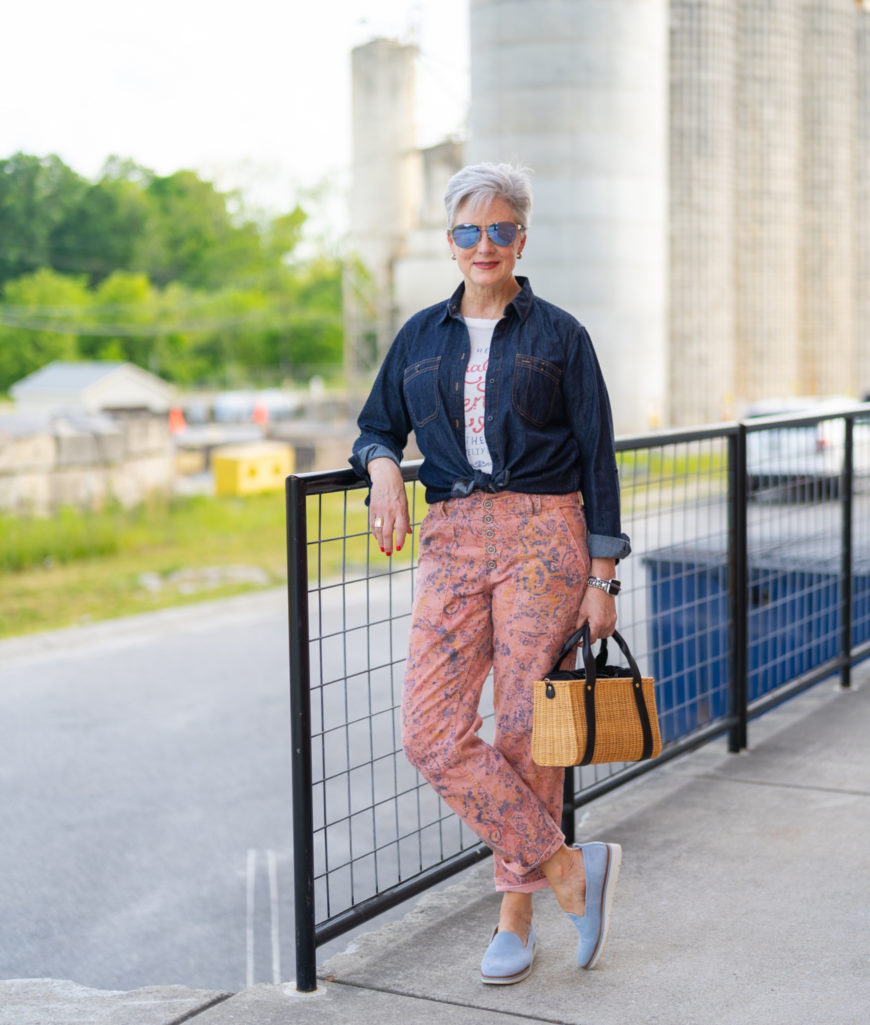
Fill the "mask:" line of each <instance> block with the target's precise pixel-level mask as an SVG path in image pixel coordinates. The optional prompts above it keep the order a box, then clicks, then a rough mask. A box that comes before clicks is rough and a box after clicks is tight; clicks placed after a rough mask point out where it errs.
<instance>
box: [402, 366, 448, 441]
mask: <svg viewBox="0 0 870 1025" xmlns="http://www.w3.org/2000/svg"><path fill="white" fill-rule="evenodd" d="M440 365H441V357H440V356H429V357H428V358H427V359H421V360H420V361H419V362H417V363H412V364H411V365H410V366H409V367H406V369H405V377H404V380H403V382H402V390H403V391H404V393H405V402H406V403H407V404H408V411H409V412H410V414H411V422H412V423H413V424H414V426H415V427H423V426H424V425H425V424H428V423H431V422H432V421H433V420H434V419H435V418H436V417H437V416H438V412H439V410H440V409H441V400H440V398H439V395H438V368H439V366H440Z"/></svg>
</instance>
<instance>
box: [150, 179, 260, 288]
mask: <svg viewBox="0 0 870 1025" xmlns="http://www.w3.org/2000/svg"><path fill="white" fill-rule="evenodd" d="M145 191H146V195H147V197H148V200H149V204H150V215H149V218H148V222H147V225H146V228H145V232H144V234H143V237H142V239H141V240H140V244H139V248H138V252H137V255H136V264H137V267H138V269H140V270H144V271H146V272H147V273H148V275H149V277H150V278H151V280H152V281H154V283H155V284H157V285H161V286H162V285H166V284H168V283H169V282H170V281H181V282H183V283H184V284H186V285H190V286H191V287H192V288H205V289H215V288H220V287H221V286H224V285H226V284H227V283H228V282H230V281H232V280H233V279H237V278H238V277H240V276H244V275H246V274H251V273H254V274H259V273H261V272H262V270H263V252H262V244H261V239H260V235H259V232H258V231H257V227H256V225H255V224H253V223H252V222H249V221H246V222H244V223H242V224H241V225H239V226H236V225H234V224H233V222H232V219H231V217H230V214H229V212H228V209H227V202H228V198H229V197H228V196H227V194H224V193H221V192H218V191H217V190H216V189H215V187H214V186H213V185H212V184H211V183H210V182H206V181H203V180H202V179H201V178H199V177H198V176H197V175H196V174H194V172H193V171H176V172H175V174H171V175H168V176H167V177H163V178H153V179H152V180H151V181H150V182H149V183H148V185H147V187H146V190H145Z"/></svg>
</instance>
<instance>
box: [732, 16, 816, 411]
mask: <svg viewBox="0 0 870 1025" xmlns="http://www.w3.org/2000/svg"><path fill="white" fill-rule="evenodd" d="M800 109H801V16H800V6H799V5H798V4H796V3H795V0H752V2H742V3H740V4H738V5H737V88H736V140H737V141H736V154H735V156H736V171H735V184H736V232H737V237H736V268H737V280H736V301H737V310H736V313H737V325H736V327H737V352H738V359H737V364H736V384H737V394H738V396H739V397H740V400H741V402H740V405H742V404H744V403H745V402H749V401H752V400H753V399H761V398H765V397H772V396H778V395H792V394H794V393H795V392H796V391H797V390H798V389H799V385H800V369H799V362H798V338H799V330H798V306H799V300H798V281H799V273H798V268H799V260H798V258H799V253H800V226H801V191H800V181H801V174H800V161H801V118H800ZM737 412H738V413H739V412H741V410H740V409H738V410H737Z"/></svg>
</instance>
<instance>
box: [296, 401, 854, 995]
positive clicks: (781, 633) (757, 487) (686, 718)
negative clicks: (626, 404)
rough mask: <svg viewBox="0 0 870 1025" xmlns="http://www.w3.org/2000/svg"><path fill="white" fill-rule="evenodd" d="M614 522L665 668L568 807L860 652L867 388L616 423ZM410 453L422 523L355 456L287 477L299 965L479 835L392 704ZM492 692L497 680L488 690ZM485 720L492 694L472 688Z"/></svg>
mask: <svg viewBox="0 0 870 1025" xmlns="http://www.w3.org/2000/svg"><path fill="white" fill-rule="evenodd" d="M617 458H618V460H619V464H620V476H621V481H622V496H623V522H624V529H625V530H626V532H627V533H629V535H630V536H631V537H632V546H633V554H632V556H631V558H630V559H628V560H626V561H625V562H623V563H622V564H621V566H620V576H621V578H622V580H623V591H622V594H621V595H620V599H619V603H620V605H619V614H620V630H621V632H622V633H623V634H624V635H625V636H626V638H627V639H628V641H629V644H630V645H631V648H632V651H633V652H634V653H635V655H636V657H637V659H638V661H639V663H640V664H641V666H642V667H643V668H644V671H645V672H649V673H650V674H651V675H653V676H655V678H656V688H657V698H658V704H659V712H660V722H661V727H662V732H663V739H664V742H665V743H664V750H663V752H662V755H661V757H660V758H659V759H657V760H656V761H655V762H653V763H643V764H639V765H610V766H586V767H584V768H582V769H579V768H576V769H572V770H568V771H566V784H565V815H564V819H563V828H564V829H565V830H566V833H567V834H568V836H569V837H570V838H571V839H573V828H574V815H573V812H574V810H575V809H576V808H578V807H579V806H580V805H582V804H584V803H586V802H588V801H590V800H592V799H594V798H597V797H600V796H601V795H602V794H604V793H606V792H608V791H609V790H612V789H613V788H615V787H617V786H621V785H622V784H624V783H625V782H627V781H628V780H630V779H633V778H634V777H636V776H637V775H639V774H641V773H643V772H647V771H650V770H651V769H654V768H655V767H656V766H657V765H659V764H661V763H662V762H664V761H667V760H668V759H670V758H673V757H675V756H676V755H678V754H682V753H683V752H685V751H687V750H689V749H691V748H694V747H698V746H699V745H701V744H704V743H706V742H707V741H709V740H710V739H712V738H713V737H715V736H718V735H722V734H724V733H727V735H728V743H729V749H730V750H732V751H739V750H741V749H742V748H743V747H745V746H746V742H747V723H748V721H749V719H750V718H752V717H753V716H755V715H758V714H760V713H762V712H764V711H766V710H767V709H769V708H771V707H773V706H774V705H776V704H778V703H779V702H781V701H783V700H786V699H787V698H789V697H791V696H792V695H794V694H796V693H797V692H799V691H800V690H802V689H805V688H806V687H809V686H811V685H812V684H814V683H816V682H818V680H820V679H823V678H824V677H827V676H831V675H833V674H835V673H839V675H840V679H841V683H842V685H843V686H846V687H847V686H849V681H850V676H849V674H850V669H851V666H852V664H853V663H854V662H855V661H857V660H858V659H860V658H863V657H867V656H868V655H870V418H868V412H867V407H866V406H865V407H854V408H850V409H845V408H844V409H842V410H839V411H836V412H835V413H825V414H824V415H822V414H820V413H816V414H815V415H810V414H806V415H801V416H792V417H787V418H775V419H774V418H767V419H763V420H749V421H745V422H743V423H739V424H726V425H721V426H715V427H709V428H704V429H698V430H686V431H674V432H669V433H658V434H652V435H648V436H643V437H631V438H621V439H619V441H618V442H617ZM418 465H419V464H416V463H408V464H405V465H404V466H403V474H404V478H405V481H406V488H407V490H408V495H409V506H410V511H411V520H412V526H413V527H414V533H413V534H412V535H411V537H410V538H409V540H408V543H407V544H406V545H405V546H404V547H403V550H402V551H401V552H396V553H394V554H393V556H392V557H391V558H390V559H387V558H386V557H385V556H383V555H382V554H381V553H380V551H379V550H377V549H376V548H375V547H374V546H373V544H372V541H371V537H370V534H369V531H368V514H367V509H366V507H365V504H364V500H365V495H366V492H365V488H364V486H363V485H362V483H361V482H360V481H359V479H358V478H357V477H355V476H354V474H353V473H352V471H350V470H343V471H335V472H330V473H309V474H300V475H295V476H291V477H289V478H288V479H287V492H286V493H287V549H288V589H289V629H290V681H291V711H292V765H293V831H294V871H295V903H296V906H295V914H296V957H297V966H296V967H297V979H296V985H297V988H298V989H299V990H300V991H303V992H305V991H310V990H313V989H314V988H316V985H317V982H316V960H315V957H316V950H317V947H318V946H320V945H322V944H323V943H326V942H327V941H329V940H330V939H333V938H334V937H336V936H339V935H341V934H343V933H344V932H346V931H347V930H349V929H350V928H352V927H354V926H356V925H359V924H362V923H363V922H365V921H368V920H370V919H371V918H372V917H374V916H375V915H378V914H380V913H382V912H383V911H385V910H387V909H389V908H391V907H395V906H396V905H397V904H399V903H401V902H402V901H404V900H407V899H408V898H409V897H412V896H414V895H416V894H418V893H421V892H423V891H424V890H426V889H428V888H430V887H431V886H433V885H435V884H436V883H438V882H440V881H442V880H444V879H446V878H448V877H450V876H451V875H453V874H454V873H456V872H457V871H459V870H461V869H463V868H466V867H468V866H470V865H472V864H474V863H476V862H478V861H480V860H482V859H483V858H485V857H487V856H488V854H489V851H488V850H487V849H486V848H485V847H484V846H483V845H482V844H481V843H480V842H479V840H478V839H477V837H476V836H475V835H474V834H472V833H471V832H470V831H469V830H468V829H467V827H465V826H464V824H463V823H462V822H461V821H460V820H459V819H458V818H457V817H456V816H454V815H453V813H452V812H450V811H449V809H447V808H446V806H444V805H442V804H441V803H440V801H439V800H438V798H437V797H436V796H435V794H434V792H433V791H432V789H431V788H430V787H429V786H428V785H427V784H426V783H425V782H424V781H423V780H421V779H420V777H419V776H418V775H417V774H416V772H415V771H414V770H413V769H412V768H411V767H410V765H409V764H408V763H407V762H406V760H405V758H404V756H403V753H402V744H401V727H400V722H399V708H400V696H401V686H402V677H403V675H404V659H405V647H406V641H407V632H408V625H409V620H410V610H411V602H412V599H413V591H414V579H415V570H416V538H417V528H418V526H419V522H420V520H421V519H422V517H423V515H424V513H425V502H424V500H423V493H422V488H421V485H420V484H419V482H418V480H417V470H418ZM484 700H485V701H487V700H491V699H490V698H489V697H485V699H484ZM481 714H482V715H483V717H484V725H483V727H482V730H481V735H483V736H484V737H486V738H487V739H489V736H491V734H489V735H488V731H490V730H491V728H492V721H491V705H488V706H487V705H485V706H484V707H483V708H482V709H481Z"/></svg>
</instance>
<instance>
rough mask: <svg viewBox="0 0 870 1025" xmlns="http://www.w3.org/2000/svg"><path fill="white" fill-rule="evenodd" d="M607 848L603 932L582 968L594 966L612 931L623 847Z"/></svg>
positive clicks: (614, 844)
mask: <svg viewBox="0 0 870 1025" xmlns="http://www.w3.org/2000/svg"><path fill="white" fill-rule="evenodd" d="M604 846H605V847H606V848H607V869H606V870H605V872H604V892H603V893H602V895H601V909H602V910H601V932H600V934H599V936H598V943H597V945H596V947H595V950H594V951H593V952H592V957H590V958H589V960H588V961H587V962H586V964H584V965H581V966H580V967H581V968H586V969H589V968H594V967H595V964H596V962H597V961H598V958H599V957H601V955H602V954H603V953H604V948H605V946H606V945H607V934H608V933H609V932H610V911H611V908H612V907H613V898H614V896H615V895H616V882H617V880H618V879H619V870H620V868H622V848H621V847H620V846H619V844H618V843H609V844H605V845H604Z"/></svg>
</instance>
